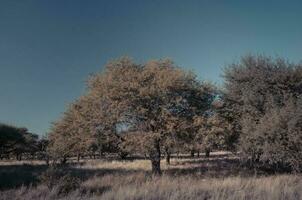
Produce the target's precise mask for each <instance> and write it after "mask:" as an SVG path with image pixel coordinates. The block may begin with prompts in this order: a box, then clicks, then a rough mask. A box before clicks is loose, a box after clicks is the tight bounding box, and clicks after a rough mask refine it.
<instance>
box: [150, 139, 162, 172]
mask: <svg viewBox="0 0 302 200" xmlns="http://www.w3.org/2000/svg"><path fill="white" fill-rule="evenodd" d="M153 142H154V144H153V145H154V146H153V149H152V150H151V151H150V160H151V165H152V174H153V175H161V169H160V144H159V140H154V141H153Z"/></svg>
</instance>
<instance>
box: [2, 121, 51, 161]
mask: <svg viewBox="0 0 302 200" xmlns="http://www.w3.org/2000/svg"><path fill="white" fill-rule="evenodd" d="M47 144H48V140H47V139H39V137H38V135H36V134H33V133H30V132H29V131H28V130H27V129H26V128H19V127H15V126H11V125H7V124H0V159H1V160H2V159H16V160H22V158H23V159H40V160H47V155H46V148H47Z"/></svg>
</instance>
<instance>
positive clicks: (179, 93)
mask: <svg viewBox="0 0 302 200" xmlns="http://www.w3.org/2000/svg"><path fill="white" fill-rule="evenodd" d="M211 97H212V88H211V87H209V84H205V83H200V82H199V81H198V80H197V79H196V76H195V75H194V74H192V73H189V72H185V71H183V70H182V69H180V68H178V67H176V66H175V65H174V64H173V63H172V62H171V61H169V60H162V61H150V62H147V63H146V64H136V63H134V62H132V60H130V59H128V58H122V59H119V60H116V61H112V62H110V63H109V64H108V65H107V66H106V69H105V70H104V71H103V72H101V73H98V74H95V75H94V76H92V77H90V78H89V80H88V91H87V94H86V95H85V96H84V98H86V99H89V102H90V106H88V107H86V108H87V109H84V111H83V112H84V113H85V114H83V113H81V115H82V116H83V118H81V120H82V121H81V122H80V123H84V124H88V126H87V127H89V128H88V129H87V130H90V131H91V134H100V135H104V134H105V133H106V132H107V133H108V132H111V133H114V134H120V133H122V132H120V131H119V130H118V129H119V127H124V129H126V131H124V132H128V133H131V132H136V133H139V134H141V135H143V136H142V137H139V138H138V139H142V140H143V141H139V143H143V144H144V151H145V152H148V157H149V159H150V160H151V165H152V172H153V173H154V174H160V173H161V170H160V159H161V146H162V144H163V141H166V140H167V138H170V137H171V136H172V135H173V137H174V136H177V135H178V134H180V131H179V130H177V129H176V128H177V127H180V126H179V124H180V123H181V121H184V120H185V121H187V122H191V124H193V117H194V116H195V115H201V114H202V113H203V112H204V111H205V110H207V109H208V107H209V105H210V99H211ZM87 113H88V114H89V115H88V116H91V118H89V117H87ZM85 116H86V117H85ZM87 119H88V120H87ZM83 121H85V122H83ZM87 122H89V123H87ZM188 124H190V123H188ZM58 126H59V125H57V126H56V127H58ZM61 129H62V131H55V132H58V133H59V134H64V133H65V132H68V131H67V130H66V127H64V125H63V126H62V128H59V130H61ZM186 129H187V128H186ZM184 130H185V129H181V132H183V131H184ZM75 131H76V129H75ZM80 135H81V134H80ZM58 138H59V137H58ZM53 139H54V140H56V137H53Z"/></svg>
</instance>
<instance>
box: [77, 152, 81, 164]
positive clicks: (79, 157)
mask: <svg viewBox="0 0 302 200" xmlns="http://www.w3.org/2000/svg"><path fill="white" fill-rule="evenodd" d="M80 159H81V155H80V154H79V153H78V155H77V160H78V162H80Z"/></svg>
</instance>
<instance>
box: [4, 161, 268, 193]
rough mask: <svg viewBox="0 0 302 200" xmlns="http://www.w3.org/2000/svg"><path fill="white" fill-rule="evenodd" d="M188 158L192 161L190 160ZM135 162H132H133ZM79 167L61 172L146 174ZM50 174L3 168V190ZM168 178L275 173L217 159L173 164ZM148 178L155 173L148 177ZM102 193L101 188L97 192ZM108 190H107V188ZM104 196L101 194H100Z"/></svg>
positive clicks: (33, 182) (89, 175) (38, 167)
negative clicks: (44, 174)
mask: <svg viewBox="0 0 302 200" xmlns="http://www.w3.org/2000/svg"><path fill="white" fill-rule="evenodd" d="M186 158H188V157H186ZM129 161H130V162H131V159H129ZM75 165H77V166H79V165H81V163H71V164H68V165H66V166H64V167H61V168H60V169H61V170H63V171H64V172H66V174H67V173H70V174H71V175H72V176H76V177H79V178H80V179H81V180H83V181H85V180H87V179H89V178H92V177H101V176H104V175H109V174H110V175H117V176H132V175H136V174H138V173H146V172H145V171H144V170H134V169H111V168H102V169H87V168H81V167H75ZM46 170H47V166H46V165H28V164H24V165H2V166H1V165H0V190H6V189H11V188H16V187H20V186H21V185H25V186H29V185H33V186H35V185H37V184H38V183H39V176H40V175H41V174H42V173H43V172H44V171H46ZM163 174H165V175H167V176H172V177H173V176H191V177H193V178H226V177H234V176H241V177H253V176H255V175H262V176H263V175H271V174H272V173H269V172H266V171H263V170H257V171H255V170H254V169H249V168H245V167H243V166H241V165H240V161H239V159H238V158H235V157H232V156H226V155H213V156H211V157H210V158H204V157H200V158H195V159H190V160H189V159H188V160H187V159H178V160H175V161H174V162H172V164H171V165H170V166H169V167H168V169H165V170H163ZM146 175H147V176H149V175H151V172H147V173H146ZM96 189H99V188H96ZM104 189H105V190H106V188H104ZM100 192H101V191H100Z"/></svg>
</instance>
